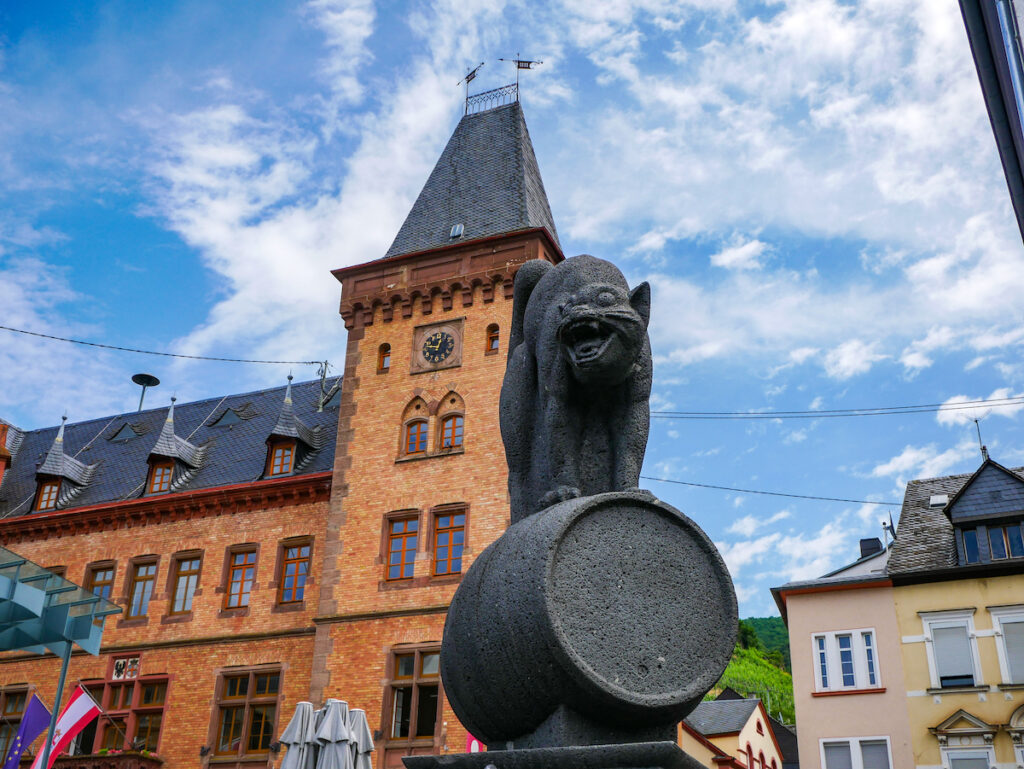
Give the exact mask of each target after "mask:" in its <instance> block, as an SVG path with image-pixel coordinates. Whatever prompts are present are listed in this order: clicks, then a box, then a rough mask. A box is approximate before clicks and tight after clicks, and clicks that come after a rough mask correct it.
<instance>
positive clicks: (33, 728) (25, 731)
mask: <svg viewBox="0 0 1024 769" xmlns="http://www.w3.org/2000/svg"><path fill="white" fill-rule="evenodd" d="M49 725H50V711H49V710H47V709H46V705H44V704H43V703H42V702H40V701H39V698H38V697H36V695H34V694H33V695H32V699H30V700H29V701H28V706H26V708H25V712H24V714H23V715H22V717H21V726H19V727H18V734H17V735H16V736H15V737H14V742H12V743H11V749H10V750H9V751H8V753H7V756H6V760H5V761H4V765H3V769H18V762H19V761H21V754H22V753H24V752H25V748H27V747H28V746H29V745H31V744H32V743H33V742H34V741H35V739H36V737H38V736H39V735H40V734H42V733H43V732H44V731H45V730H46V727H48V726H49Z"/></svg>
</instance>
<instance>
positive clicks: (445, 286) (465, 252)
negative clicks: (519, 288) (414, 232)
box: [333, 228, 563, 330]
mask: <svg viewBox="0 0 1024 769" xmlns="http://www.w3.org/2000/svg"><path fill="white" fill-rule="evenodd" d="M552 244H553V241H552V240H551V238H550V236H549V235H548V234H547V231H546V230H544V229H542V228H541V229H536V230H525V231H522V232H517V233H513V234H511V235H500V236H495V237H492V238H481V239H480V240H476V241H473V242H471V243H460V244H457V245H455V246H447V247H445V248H440V249H434V250H431V251H423V252H420V253H417V254H403V255H402V256H399V257H393V258H391V259H381V260H378V261H376V262H368V263H366V264H360V265H355V266H353V267H344V268H341V269H338V270H334V273H333V274H334V276H335V277H336V278H337V279H338V280H339V281H341V284H342V299H341V308H340V312H341V317H342V319H343V320H344V321H345V327H346V328H347V329H349V330H352V329H353V328H358V327H363V326H369V325H372V324H373V323H374V320H375V318H378V317H379V318H380V320H381V321H382V322H384V323H388V322H390V321H391V320H393V319H394V318H395V317H396V313H398V317H401V318H411V317H412V315H413V310H414V307H415V305H416V303H417V302H418V303H419V304H420V310H421V313H422V314H424V315H429V314H430V313H431V312H432V311H433V309H434V301H435V298H436V297H438V296H440V298H441V309H442V310H444V311H448V310H451V309H452V308H453V307H454V306H455V305H456V304H458V305H459V306H461V307H470V306H472V305H473V302H474V300H475V297H476V296H479V297H480V299H481V300H482V301H483V302H485V303H486V302H492V301H494V299H495V297H496V296H497V295H498V294H499V293H500V294H501V295H502V296H503V297H504V298H505V299H511V298H512V283H513V280H514V279H515V275H516V272H517V271H518V270H519V266H520V265H521V264H522V263H523V262H525V261H527V260H529V259H548V260H549V261H552V262H559V261H561V260H562V258H563V257H562V253H561V251H560V250H555V249H554V248H553V247H552ZM378 312H379V315H378Z"/></svg>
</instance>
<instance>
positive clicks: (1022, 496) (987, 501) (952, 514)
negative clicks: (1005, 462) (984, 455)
mask: <svg viewBox="0 0 1024 769" xmlns="http://www.w3.org/2000/svg"><path fill="white" fill-rule="evenodd" d="M1021 511H1024V479H1022V478H1021V477H1020V476H1018V475H1017V474H1015V473H1014V472H1013V471H1012V470H1008V469H1006V468H1005V467H1003V466H1002V465H1001V464H999V463H998V462H993V461H992V460H991V459H986V460H985V462H984V463H982V465H981V467H979V468H978V469H977V470H976V471H975V473H974V475H973V476H972V477H971V479H970V480H969V481H968V482H967V483H966V484H964V486H963V487H962V488H961V489H960V491H959V492H958V493H957V495H956V497H955V498H952V499H950V501H949V504H948V505H947V506H946V512H947V514H948V515H949V518H950V520H952V521H955V522H957V523H960V522H963V521H967V520H976V519H978V518H992V517H998V516H1001V515H1003V516H1005V515H1014V514H1016V515H1019V514H1020V513H1021Z"/></svg>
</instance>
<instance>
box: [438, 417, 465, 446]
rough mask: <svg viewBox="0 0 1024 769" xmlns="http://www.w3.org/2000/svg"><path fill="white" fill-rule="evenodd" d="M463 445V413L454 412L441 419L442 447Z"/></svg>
mask: <svg viewBox="0 0 1024 769" xmlns="http://www.w3.org/2000/svg"><path fill="white" fill-rule="evenodd" d="M460 446H462V415H461V414H452V415H451V416H447V417H445V418H444V419H443V420H441V448H442V449H456V448H459V447H460Z"/></svg>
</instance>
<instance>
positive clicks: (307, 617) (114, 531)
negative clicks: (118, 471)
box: [0, 104, 562, 769]
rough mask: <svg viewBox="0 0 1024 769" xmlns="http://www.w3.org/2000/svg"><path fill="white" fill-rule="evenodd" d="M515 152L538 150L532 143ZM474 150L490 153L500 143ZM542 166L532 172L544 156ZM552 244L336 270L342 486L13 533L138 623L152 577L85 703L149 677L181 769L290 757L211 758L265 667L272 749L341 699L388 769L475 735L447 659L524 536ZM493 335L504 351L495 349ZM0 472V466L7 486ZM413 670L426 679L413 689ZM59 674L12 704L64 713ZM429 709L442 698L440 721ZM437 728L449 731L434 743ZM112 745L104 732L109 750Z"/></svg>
mask: <svg viewBox="0 0 1024 769" xmlns="http://www.w3.org/2000/svg"><path fill="white" fill-rule="evenodd" d="M504 114H505V118H502V119H506V118H508V116H509V115H511V116H512V117H513V118H515V120H518V121H521V115H520V113H519V112H518V104H517V105H515V111H514V112H508V113H504ZM480 125H484V124H483V123H481V124H480ZM481 130H482V129H481ZM509 135H510V136H513V137H517V138H516V139H515V140H516V141H523V140H524V137H525V124H524V125H523V128H522V130H519V129H517V130H516V131H513V132H512V133H511V134H509ZM525 142H526V144H527V145H528V137H527V138H525ZM478 144H479V147H480V148H484V149H486V142H480V143H478ZM527 149H528V150H529V152H528V153H526V155H527V157H526V160H528V161H530V163H532V164H533V166H532V168H533V171H532V172H531V173H536V168H535V165H536V161H535V159H533V154H532V148H529V147H527ZM520 154H521V153H520ZM509 162H511V161H509ZM530 163H527V165H530ZM465 165H466V168H467V169H471V170H472V169H474V168H477V167H476V166H474V165H473V164H472V163H467V164H465ZM502 167H503V168H504V166H502ZM509 167H513V166H511V165H510V166H509ZM496 173H498V172H497V171H496ZM503 173H504V172H503V171H502V172H500V173H498V175H497V177H496V178H504V176H502V174H503ZM432 178H433V177H432ZM531 178H532V177H531ZM531 184H532V186H531V187H530V190H532V192H531V193H530V194H532V195H539V196H541V197H543V189H542V186H541V185H540V182H539V176H538V177H537V179H536V180H534V181H532V182H531ZM428 186H429V185H428ZM502 200H504V198H502ZM471 202H473V201H471ZM474 205H475V202H474ZM501 205H505V203H502V204H501ZM536 207H537V205H536V203H534V204H533V208H536ZM543 209H544V210H547V202H546V199H544V200H543ZM547 216H548V217H550V212H549V211H548V212H547ZM552 232H553V227H552V230H551V231H549V230H548V229H547V228H546V227H545V226H535V224H533V223H529V222H528V223H526V224H525V225H523V226H519V227H518V228H517V229H516V230H515V231H514V232H512V233H510V234H504V235H487V234H486V233H485V234H482V235H481V236H478V237H476V239H475V240H471V241H469V242H466V243H462V242H458V241H455V242H453V244H452V245H446V246H443V247H438V248H433V249H432V250H429V251H421V252H418V253H411V254H404V255H400V256H396V257H391V258H387V259H382V260H378V261H376V262H370V263H367V264H363V265H359V266H356V267H351V268H345V269H342V270H337V271H335V276H336V277H337V278H338V280H339V281H340V282H341V283H342V301H341V306H340V312H341V316H342V318H343V320H344V321H345V326H346V328H347V331H348V338H347V345H346V347H345V365H344V377H343V380H342V390H341V397H340V405H338V406H337V443H336V444H335V448H334V461H333V470H330V471H326V472H324V471H322V470H323V467H326V466H327V464H326V460H325V464H324V465H322V466H321V467H320V469H319V470H318V471H317V472H312V471H307V472H306V474H304V475H303V474H300V475H297V476H294V477H289V478H270V479H262V480H256V481H252V482H247V483H242V484H235V485H230V486H223V485H222V486H217V487H213V488H203V489H196V490H187V489H186V490H181V491H173V492H172V493H168V494H164V495H160V496H151V497H146V496H143V497H141V498H136V499H130V500H129V501H119V502H110V503H103V504H92V505H89V506H79V507H77V508H76V507H74V506H71V507H70V509H58V510H54V511H43V512H34V513H31V514H21V515H19V516H18V517H10V518H6V519H0V540H2V541H3V542H4V544H5V545H6V546H8V547H10V548H11V549H13V550H15V551H16V552H18V553H19V554H21V555H23V556H25V557H27V558H29V559H31V560H32V561H35V562H36V563H39V564H41V565H43V566H46V567H57V566H60V567H63V568H64V569H65V571H64V574H65V575H66V577H67V578H68V579H70V580H71V581H73V582H76V583H78V584H83V585H89V578H90V573H91V569H92V568H93V566H94V565H96V564H107V565H112V566H113V568H114V571H115V576H114V582H113V591H112V593H111V595H110V597H111V600H113V601H115V602H116V603H118V604H120V605H122V606H125V607H127V606H129V605H130V604H131V594H130V593H131V584H130V580H131V573H132V570H133V568H134V567H135V565H137V564H146V565H155V582H154V588H153V593H152V597H151V600H150V603H149V606H148V609H147V611H146V612H145V616H143V617H140V618H130V617H128V616H121V617H112V618H109V619H108V621H107V623H106V630H105V633H104V637H103V648H102V651H101V654H100V655H99V656H98V657H90V656H88V655H86V654H84V653H76V654H75V655H74V656H73V658H72V662H71V667H70V676H69V682H70V684H73V683H74V682H76V681H79V680H81V681H83V682H84V683H85V684H87V685H94V686H96V687H99V686H100V685H101V684H102V682H103V681H104V680H106V681H107V684H106V686H107V688H106V689H104V690H103V691H105V692H107V694H104V695H103V696H104V697H106V698H109V697H111V696H112V695H110V693H109V692H110V686H111V685H112V684H111V683H110V678H111V675H112V673H111V671H112V670H114V661H115V660H121V659H124V658H133V657H138V658H139V670H138V675H139V676H140V678H138V679H137V680H139V681H140V682H141V681H149V680H154V681H160V682H162V681H166V683H167V689H166V698H165V701H164V705H163V710H162V713H163V720H162V724H161V728H160V732H159V744H158V747H157V752H158V753H159V755H160V756H161V758H162V759H163V760H164V764H163V765H164V766H165V767H167V768H168V769H178V768H179V767H182V768H183V767H194V766H197V765H198V766H204V767H207V766H210V767H220V766H225V767H239V768H241V767H243V766H244V767H271V766H275V765H278V764H279V763H280V759H281V755H282V754H280V753H277V752H275V751H274V750H273V749H271V750H270V752H267V749H266V747H264V749H263V750H262V751H257V754H251V755H250V754H246V755H237V756H224V755H217V751H216V750H215V749H214V746H216V745H217V743H218V730H219V728H220V727H219V718H220V715H219V714H220V711H221V707H220V705H219V698H220V696H221V694H222V693H223V688H224V683H223V681H224V676H225V675H231V674H232V673H233V672H234V673H238V672H239V671H245V670H249V669H252V668H256V667H257V666H263V667H261V668H259V669H260V670H268V669H272V670H275V671H279V672H280V682H279V690H278V691H277V693H276V696H275V698H274V701H273V702H274V705H276V721H275V724H274V729H273V735H274V738H275V739H276V737H277V736H278V735H280V733H281V731H282V730H283V729H284V726H285V725H286V724H287V722H288V720H289V719H290V718H291V715H292V713H293V712H294V709H295V704H296V703H297V702H299V701H301V700H309V701H312V702H313V703H314V704H315V705H316V706H317V707H319V706H320V704H321V703H322V702H323V701H324V700H325V699H326V698H328V697H335V698H339V699H343V700H346V701H347V702H348V703H349V705H350V706H351V707H353V708H363V709H364V710H365V711H366V713H367V717H368V720H369V724H370V728H371V729H372V730H373V731H374V733H375V734H374V738H375V741H376V744H377V753H376V754H375V757H374V759H373V760H374V764H375V766H378V767H397V766H400V759H401V756H403V755H407V754H413V753H423V752H433V753H443V752H446V751H451V752H461V751H462V750H464V748H465V744H466V732H465V729H463V728H462V726H461V725H460V724H459V722H458V719H457V718H456V717H455V715H454V713H452V711H451V709H450V707H449V706H448V705H447V703H446V702H445V699H444V696H443V691H440V685H439V681H438V678H437V674H436V662H437V660H436V653H437V651H438V649H439V647H440V643H441V637H442V632H443V627H444V621H445V612H446V610H447V607H448V605H449V603H450V601H451V598H452V595H453V594H454V592H455V590H456V588H457V587H458V583H459V580H460V577H461V574H462V573H464V572H465V570H466V569H467V568H468V567H469V566H470V565H471V564H472V562H473V560H474V559H475V557H476V556H477V555H478V554H479V553H480V552H481V551H482V550H483V549H484V548H485V547H487V545H488V544H490V543H491V542H492V541H493V540H494V539H495V538H496V537H498V536H499V535H500V534H501V532H503V531H504V530H505V528H506V527H507V526H508V523H509V502H508V493H507V471H506V465H505V455H504V450H503V447H502V442H501V437H500V430H499V425H498V398H499V393H500V389H501V382H502V378H503V376H504V371H505V360H506V357H507V352H508V348H507V344H508V335H509V328H510V322H511V318H512V286H513V279H514V277H515V273H516V271H517V269H518V268H519V266H520V265H521V264H522V263H523V262H525V261H526V260H529V259H546V260H548V261H551V262H558V261H560V260H561V259H562V254H561V251H560V249H559V247H558V245H557V242H556V241H555V240H554V239H553V236H552ZM438 323H445V324H447V325H448V327H450V328H451V329H453V330H454V333H455V336H456V337H457V338H456V341H455V344H456V345H457V347H456V350H455V354H454V355H453V356H452V358H451V359H450V360H448V361H446V362H445V363H443V364H438V365H431V364H426V363H424V361H423V360H422V359H421V360H419V362H418V363H417V364H416V365H415V366H414V365H413V358H414V340H416V339H418V338H419V337H418V336H417V333H418V332H417V329H418V328H419V327H422V326H425V325H429V324H438ZM495 326H496V327H497V333H498V343H497V348H496V349H494V348H493V347H492V345H491V344H490V343H489V341H488V334H489V331H492V330H493V327H495ZM418 344H419V343H418ZM382 345H389V346H390V355H389V366H388V367H387V370H386V371H381V370H380V368H381V367H380V363H379V351H380V350H381V346H382ZM452 361H458V365H450V364H451V363H452ZM310 384H313V383H307V386H308V385H310ZM289 392H291V390H289ZM232 397H236V396H232ZM237 398H238V399H241V398H242V396H237ZM286 403H290V401H286ZM417 406H418V407H419V408H418V409H417ZM219 407H220V404H216V406H215V407H214V410H213V411H211V412H210V413H211V417H210V419H212V417H213V416H214V415H215V414H216V413H217V409H218V408H219ZM247 408H248V404H244V403H239V404H238V407H237V408H236V411H237V412H238V414H240V415H242V416H241V417H240V418H250V417H249V416H247V415H246V409H247ZM410 410H412V411H410ZM446 412H451V413H452V414H455V413H457V414H458V416H459V417H461V419H462V422H461V429H462V436H463V440H462V441H461V445H456V446H452V447H444V446H443V445H442V442H441V429H442V427H441V422H442V418H443V417H444V415H445V413H446ZM410 413H416V414H419V415H422V417H423V418H424V419H425V420H426V425H427V428H426V429H427V434H428V440H427V445H426V450H425V451H422V452H416V454H415V455H412V456H409V455H407V453H408V452H407V451H406V450H405V436H404V434H403V430H404V421H405V420H406V419H407V418H408V416H409V414H410ZM128 416H129V415H124V416H122V418H121V419H122V420H124V419H126V418H127V417H128ZM236 416H237V415H236ZM417 418H419V417H417ZM114 421H115V420H114V419H113V418H112V419H111V420H110V422H111V423H113V422H114ZM201 424H202V423H201ZM104 429H106V428H104ZM133 429H134V428H133ZM196 429H197V430H198V429H199V428H198V427H197V428H196ZM331 429H332V431H333V425H332V426H331ZM453 429H454V428H453ZM227 435H229V434H227V433H221V434H219V436H227ZM98 436H99V434H97V437H98ZM219 436H218V437H215V438H212V439H210V440H211V443H216V441H217V440H221V441H222V443H221V444H220V445H221V446H222V448H221V450H222V451H225V454H223V455H222V456H224V457H226V458H227V461H230V462H236V461H238V462H240V461H241V460H242V459H243V458H240V457H238V456H237V451H236V452H235V453H233V454H232V453H230V451H228V450H227V449H224V448H223V447H224V446H230V438H229V437H219ZM115 437H116V436H114V437H110V436H108V437H107V440H108V441H110V440H114V439H115ZM147 440H151V439H147ZM260 440H263V439H262V438H260ZM0 446H2V442H0ZM86 448H88V446H87V447H86ZM252 448H253V447H252V446H250V449H252ZM257 449H258V450H259V451H264V450H265V447H263V446H262V445H261V446H259V447H257ZM81 451H83V452H84V451H85V450H84V449H81ZM83 457H86V458H88V457H87V456H86V454H84V453H83ZM32 459H33V458H27V460H26V461H31V460H32ZM16 461H18V460H17V459H16ZM222 461H223V460H222ZM260 462H261V464H262V460H260ZM4 464H5V458H4V457H3V456H0V470H2V469H3V466H4ZM30 472H35V471H34V470H33V471H30ZM248 477H252V476H248ZM28 478H29V481H28V485H29V487H30V486H31V478H32V476H28ZM8 488H10V486H8ZM456 515H458V516H465V518H464V529H463V534H464V536H465V542H464V547H463V552H462V559H461V563H460V564H459V567H458V568H452V569H451V571H452V572H454V573H447V574H445V575H443V576H435V555H437V553H436V552H435V547H434V536H433V535H434V527H435V522H436V520H437V518H438V516H448V519H449V520H451V521H454V518H452V516H456ZM396 519H401V520H402V521H403V522H409V521H413V520H414V521H416V523H417V525H418V531H417V534H416V546H415V549H414V552H408V553H407V554H406V555H407V558H408V559H409V562H410V563H411V570H410V571H411V573H410V574H408V578H404V579H389V578H388V574H387V566H388V527H389V525H390V522H391V521H393V520H396ZM459 520H460V521H462V520H463V519H461V518H460V519H459ZM452 525H453V526H454V525H455V524H454V523H453V524H452ZM296 538H303V539H302V540H301V541H303V542H308V543H309V544H310V545H311V548H312V554H311V566H310V576H309V580H308V582H307V584H306V587H305V596H304V600H303V601H302V602H301V603H299V604H292V605H280V604H279V602H278V601H279V592H278V587H279V580H280V577H281V562H282V551H283V548H284V547H285V545H287V544H289V543H294V542H296V541H297V540H296ZM407 541H408V542H411V541H412V540H411V539H409V540H407ZM239 546H244V547H245V548H247V549H249V550H255V568H256V574H255V576H254V586H253V588H252V593H251V596H250V600H249V605H248V607H246V608H245V609H230V608H226V603H227V602H226V597H227V593H226V591H227V587H228V582H229V578H228V573H229V560H230V558H231V555H232V553H233V552H235V551H236V550H237V549H238V548H239ZM409 549H410V551H411V550H412V548H411V547H410V548H409ZM186 555H187V556H188V557H190V558H194V557H199V558H201V561H202V565H201V572H200V575H199V581H198V589H197V590H196V592H195V594H194V598H193V605H192V609H191V611H190V612H188V613H186V614H172V613H171V604H172V601H173V600H174V587H173V575H174V563H175V559H176V558H179V557H183V556H186ZM454 564H455V561H451V562H450V563H449V564H448V565H449V566H454ZM396 655H397V656H396ZM405 664H413V665H414V666H415V667H416V671H415V672H408V671H407V670H406V668H404V667H402V665H405ZM58 667H59V665H58V662H57V661H56V660H55V659H54V658H53V657H52V656H49V657H38V656H33V655H27V654H24V653H19V652H11V653H7V654H4V655H0V696H2V695H3V693H4V692H9V691H18V690H23V689H25V688H26V687H27V688H31V687H36V689H37V691H38V692H39V694H40V695H41V696H42V697H43V698H44V700H46V701H47V703H50V702H52V698H53V694H54V688H55V683H56V678H57V672H58ZM409 670H412V668H409ZM252 675H254V676H255V675H257V673H256V671H254V672H253V673H252ZM252 680H253V681H255V680H256V679H255V678H253V679H252ZM70 684H69V687H68V690H67V694H68V695H69V694H70V691H71V689H72V688H73V686H72V685H70ZM396 687H397V688H396ZM398 689H403V691H405V690H407V691H408V692H415V694H412V695H410V696H411V697H412V700H411V702H410V701H409V700H406V702H405V704H406V708H407V710H406V711H403V712H404V713H405V716H406V718H411V719H412V721H411V722H410V723H412V724H418V725H419V728H418V729H417V728H415V727H408V726H407V727H406V728H407V729H408V731H410V734H409V735H408V736H405V737H396V736H395V731H396V729H395V717H396V712H395V702H394V698H395V696H396V695H395V694H394V692H395V691H397V690H398ZM433 692H437V694H438V697H439V699H438V707H436V708H433V709H432V699H431V698H432V696H433ZM421 695H422V696H421ZM417 703H418V704H417ZM104 704H105V705H106V704H107V703H104ZM247 707H248V706H247ZM417 707H419V710H416V708H417ZM133 713H134V711H133ZM246 713H247V715H246V718H248V713H249V711H248V710H247V711H246ZM410 713H411V715H410ZM430 713H433V714H436V719H435V723H434V724H420V723H419V721H425V720H426V719H427V714H430ZM130 718H136V716H135V715H133V716H131V717H130ZM399 720H401V719H399ZM102 723H103V722H102V721H101V724H102ZM133 723H135V722H133V721H129V722H128V724H129V725H128V731H129V732H130V731H132V724H133ZM103 728H105V727H103V726H102V725H101V726H100V729H101V730H102V729H103ZM40 742H41V741H40ZM102 742H103V740H102V731H101V732H100V733H98V734H97V737H96V740H95V743H94V744H95V746H97V747H98V746H99V745H100V744H101V743H102ZM37 744H38V743H37ZM242 744H243V746H244V744H245V738H244V737H243V738H242ZM86 747H88V746H86ZM274 747H276V745H275V746H274ZM239 753H247V751H243V750H241V749H239Z"/></svg>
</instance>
